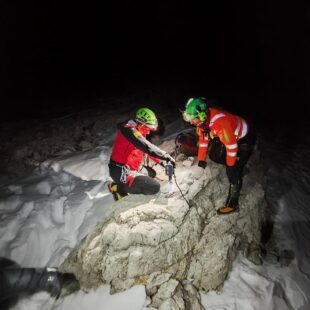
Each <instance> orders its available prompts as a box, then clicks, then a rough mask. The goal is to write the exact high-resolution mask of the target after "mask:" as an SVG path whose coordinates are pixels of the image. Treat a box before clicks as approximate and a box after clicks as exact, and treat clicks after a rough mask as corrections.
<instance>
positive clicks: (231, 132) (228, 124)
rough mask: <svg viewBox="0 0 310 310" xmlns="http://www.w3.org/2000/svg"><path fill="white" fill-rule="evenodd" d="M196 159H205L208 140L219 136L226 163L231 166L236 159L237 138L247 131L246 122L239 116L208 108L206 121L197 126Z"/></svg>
mask: <svg viewBox="0 0 310 310" xmlns="http://www.w3.org/2000/svg"><path fill="white" fill-rule="evenodd" d="M196 132H197V134H198V136H199V141H198V160H203V161H204V160H206V158H207V152H208V144H209V140H210V139H212V138H213V137H219V139H220V141H221V142H222V143H223V144H224V145H225V147H226V165H227V166H233V165H234V164H235V162H236V159H237V152H238V144H237V142H238V140H239V139H241V138H243V137H245V136H246V134H247V133H248V124H247V122H246V121H245V120H244V119H243V118H242V117H240V116H237V115H233V114H230V113H228V112H225V111H221V110H218V109H214V108H209V109H208V118H207V121H206V123H204V124H202V125H201V126H198V127H197V128H196Z"/></svg>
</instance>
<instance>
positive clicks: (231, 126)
mask: <svg viewBox="0 0 310 310" xmlns="http://www.w3.org/2000/svg"><path fill="white" fill-rule="evenodd" d="M183 118H184V120H185V121H186V122H189V123H190V124H191V125H194V126H196V133H197V135H198V137H199V140H198V166H200V167H202V168H203V169H204V168H205V167H206V165H207V163H206V157H207V153H208V146H209V142H210V140H212V139H214V138H218V139H219V140H220V141H221V142H222V143H223V144H224V146H225V149H226V172H227V177H228V179H229V182H230V187H229V193H228V197H227V200H226V204H225V206H224V207H222V208H220V209H218V210H217V212H218V214H229V213H232V212H234V211H236V210H238V204H239V195H240V190H241V186H242V171H243V168H244V166H245V164H246V163H247V161H248V159H249V157H250V155H251V153H252V150H253V146H254V144H255V134H254V131H253V128H251V127H250V126H249V124H248V122H247V121H246V120H245V119H243V118H242V117H240V116H237V115H233V114H231V113H228V112H226V111H223V110H219V109H215V108H207V106H206V103H205V101H204V99H203V98H191V99H189V100H188V102H187V103H186V106H185V110H184V111H183Z"/></svg>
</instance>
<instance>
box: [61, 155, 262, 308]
mask: <svg viewBox="0 0 310 310" xmlns="http://www.w3.org/2000/svg"><path fill="white" fill-rule="evenodd" d="M257 155H258V154H257V153H256V154H254V156H253V157H252V159H251V162H250V163H249V167H250V168H251V172H250V173H248V174H247V175H246V176H245V177H244V185H243V188H242V192H241V198H240V210H239V212H237V213H234V214H230V215H226V216H218V215H217V214H216V209H217V208H219V207H220V206H222V205H223V204H224V203H225V199H226V195H227V190H228V181H227V177H226V173H225V168H224V167H223V166H221V165H218V164H214V163H212V162H211V161H209V163H208V166H207V168H206V169H205V170H202V169H201V168H199V167H197V165H196V164H195V163H194V160H193V158H187V159H184V160H178V162H177V168H176V171H175V173H176V179H175V180H174V182H173V184H171V183H167V181H165V179H166V176H165V175H164V174H163V172H162V171H161V170H160V168H158V171H157V172H158V174H157V177H158V179H160V180H162V182H163V185H162V190H161V192H160V194H158V195H156V196H144V195H129V196H127V197H125V198H123V199H122V200H120V201H119V202H117V203H115V204H114V205H113V207H112V208H111V210H110V212H109V214H108V215H107V216H106V217H105V218H104V219H102V220H101V221H100V222H99V223H98V224H97V226H96V227H95V229H94V230H93V231H92V232H91V233H90V234H89V235H88V236H87V237H86V238H85V239H84V240H82V242H81V243H80V245H79V246H78V247H77V248H76V249H75V250H74V251H73V252H72V253H71V254H70V256H69V257H68V258H67V259H66V260H65V262H64V263H63V264H62V266H61V270H62V271H65V272H72V273H74V275H75V276H76V278H77V279H78V280H79V282H80V285H81V287H82V288H83V289H85V290H87V289H90V288H94V287H98V286H99V285H101V284H110V285H111V291H112V292H117V291H122V290H126V289H128V288H130V287H131V286H133V285H135V284H143V285H145V287H146V293H147V295H148V296H149V297H150V305H149V306H148V307H149V309H202V308H203V307H202V305H201V304H200V295H199V290H202V291H209V290H216V289H219V288H220V287H221V286H222V285H223V282H224V280H225V278H226V277H227V274H228V272H229V270H230V267H231V265H232V262H233V260H234V259H235V257H236V255H237V254H238V253H239V252H240V251H241V253H242V254H243V255H245V256H246V257H247V258H248V259H249V260H251V261H252V262H253V263H255V264H260V263H261V257H260V240H261V227H262V223H263V219H264V212H263V210H264V205H265V202H264V191H263V189H262V185H261V174H260V171H261V170H260V166H259V164H258V158H257ZM175 181H176V182H175ZM176 183H177V185H178V186H177V185H176ZM178 187H179V188H178ZM179 189H180V190H181V191H182V194H181V192H180V190H179ZM183 195H184V196H183ZM184 198H185V199H184Z"/></svg>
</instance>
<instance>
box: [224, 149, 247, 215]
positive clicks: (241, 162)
mask: <svg viewBox="0 0 310 310" xmlns="http://www.w3.org/2000/svg"><path fill="white" fill-rule="evenodd" d="M251 153H252V146H251V145H247V144H242V145H239V148H238V154H237V161H236V163H235V165H234V166H233V167H226V173H227V177H228V180H229V183H230V184H229V191H228V196H227V199H226V203H225V207H223V208H220V209H219V210H218V213H219V214H229V213H232V212H234V211H236V210H237V209H238V205H239V196H240V191H241V187H242V173H243V168H244V166H245V165H246V163H247V162H248V160H249V158H250V156H251Z"/></svg>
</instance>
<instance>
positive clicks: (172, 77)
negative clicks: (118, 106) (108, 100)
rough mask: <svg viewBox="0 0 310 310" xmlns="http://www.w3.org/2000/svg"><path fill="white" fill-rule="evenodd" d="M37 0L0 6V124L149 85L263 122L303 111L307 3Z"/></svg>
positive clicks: (306, 87) (306, 79)
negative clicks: (79, 0) (212, 100)
mask: <svg viewBox="0 0 310 310" xmlns="http://www.w3.org/2000/svg"><path fill="white" fill-rule="evenodd" d="M43 2H44V1H40V2H36V1H32V0H31V1H6V2H2V4H1V13H0V23H1V25H0V26H1V33H0V40H1V54H0V66H1V73H0V83H1V89H0V90H1V97H0V100H1V104H2V107H3V108H2V112H1V120H12V119H21V118H30V117H40V116H41V115H44V110H45V109H48V108H50V106H51V105H52V106H54V107H56V108H58V107H59V108H60V107H61V106H62V105H63V104H64V103H65V102H66V101H70V102H73V103H74V104H76V108H77V109H78V108H80V107H81V106H83V105H87V102H90V101H91V100H92V99H94V98H104V97H105V96H109V95H117V94H121V93H125V92H126V91H139V90H140V89H141V90H142V89H145V88H148V87H153V86H156V87H159V89H160V87H165V88H166V89H167V88H169V87H171V88H173V89H174V91H178V89H179V91H180V92H182V91H184V90H186V91H187V93H188V92H192V94H193V95H200V96H207V97H212V98H218V99H219V100H222V101H223V102H224V103H225V104H227V105H228V107H230V108H233V109H235V110H236V111H237V112H240V111H241V110H243V111H246V112H248V113H253V112H254V113H255V114H257V115H259V116H264V117H265V118H266V119H267V120H271V119H273V118H274V116H275V114H278V115H281V117H284V118H285V120H286V119H288V118H289V117H290V116H291V115H292V113H295V112H297V111H298V113H300V111H302V112H301V113H300V114H301V115H302V116H303V117H304V116H305V115H307V113H308V111H309V108H308V106H309V104H308V102H309V98H310V96H309V86H310V85H309V73H310V72H309V71H310V70H309V63H310V60H309V58H310V57H309V55H310V48H309V31H308V30H309V21H310V10H309V5H308V4H306V3H299V4H294V5H293V4H292V2H289V3H284V2H279V3H276V2H274V1H247V2H244V3H243V2H238V1H231V2H229V1H228V2H226V1H204V2H195V1H181V0H179V1H176V0H173V1H169V0H166V1H161V0H159V1H140V0H139V1H129V0H127V1H126V0H123V1H120V0H118V1H105V2H104V1H101V2H102V3H101V2H97V3H94V2H91V1H87V2H86V1H85V2H82V3H81V4H77V3H71V2H70V3H69V2H65V1H62V2H58V1H49V2H48V3H43ZM99 3H100V4H99ZM103 3H104V4H103ZM159 104H160V103H159ZM180 104H184V102H182V103H180ZM286 105H288V107H286ZM302 105H305V106H306V107H304V108H302ZM296 110H297V111H296ZM293 111H294V112H293Z"/></svg>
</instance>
